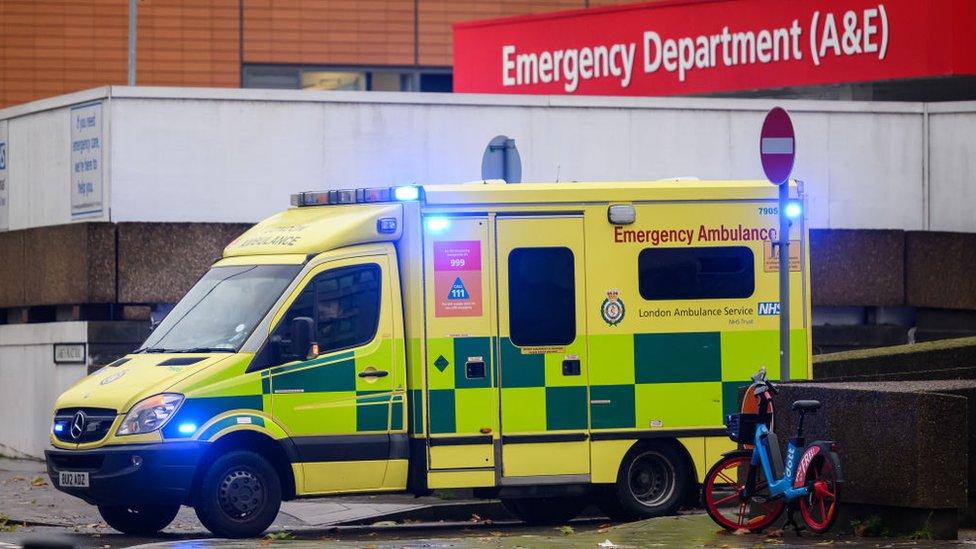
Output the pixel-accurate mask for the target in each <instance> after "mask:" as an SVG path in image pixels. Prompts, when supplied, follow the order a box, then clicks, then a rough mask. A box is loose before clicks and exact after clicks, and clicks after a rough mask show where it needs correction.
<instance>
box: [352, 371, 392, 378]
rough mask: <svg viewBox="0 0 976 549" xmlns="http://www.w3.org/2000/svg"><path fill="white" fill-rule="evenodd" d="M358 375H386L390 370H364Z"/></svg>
mask: <svg viewBox="0 0 976 549" xmlns="http://www.w3.org/2000/svg"><path fill="white" fill-rule="evenodd" d="M358 375H359V377H386V376H388V375H390V372H387V371H386V370H363V371H362V372H359V374H358Z"/></svg>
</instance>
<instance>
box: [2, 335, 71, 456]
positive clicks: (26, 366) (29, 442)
mask: <svg viewBox="0 0 976 549" xmlns="http://www.w3.org/2000/svg"><path fill="white" fill-rule="evenodd" d="M87 339H88V323H86V322H51V323H44V324H10V325H2V326H0V402H3V403H4V410H6V412H5V413H4V421H0V456H7V457H31V458H41V459H43V457H44V449H45V448H46V447H48V446H49V445H50V443H49V442H48V433H50V432H51V417H52V415H51V412H52V408H53V406H54V401H55V399H56V398H57V397H58V395H60V394H61V393H63V392H64V391H65V390H66V389H67V388H68V387H70V386H71V385H73V384H74V383H75V382H76V381H78V380H79V379H81V378H83V377H84V376H85V375H86V371H87V366H86V365H84V364H71V365H67V364H59V365H55V364H54V344H55V343H80V342H84V341H87ZM8 413H13V414H14V417H9V416H8Z"/></svg>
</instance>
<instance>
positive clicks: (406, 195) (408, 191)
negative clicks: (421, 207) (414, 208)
mask: <svg viewBox="0 0 976 549" xmlns="http://www.w3.org/2000/svg"><path fill="white" fill-rule="evenodd" d="M393 197H394V198H396V199H397V200H399V201H401V202H408V201H410V200H417V199H418V198H420V189H419V188H417V187H416V186H414V185H405V186H403V187H394V188H393Z"/></svg>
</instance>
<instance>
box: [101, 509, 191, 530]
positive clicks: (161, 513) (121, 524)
mask: <svg viewBox="0 0 976 549" xmlns="http://www.w3.org/2000/svg"><path fill="white" fill-rule="evenodd" d="M179 510H180V506H179V505H145V506H142V507H124V506H119V505H99V506H98V513H99V514H100V515H102V518H103V519H104V520H105V523H106V524H108V525H109V526H111V527H112V528H114V529H116V530H118V531H119V532H122V533H123V534H128V535H130V536H152V535H155V534H156V533H158V532H159V531H160V530H162V529H163V528H166V527H167V526H169V523H171V522H173V519H174V518H176V513H177V512H179Z"/></svg>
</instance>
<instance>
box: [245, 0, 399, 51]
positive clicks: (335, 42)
mask: <svg viewBox="0 0 976 549" xmlns="http://www.w3.org/2000/svg"><path fill="white" fill-rule="evenodd" d="M243 1H244V61H245V62H246V63H307V64H315V65H362V64H370V65H412V64H413V20H414V1H413V0H367V1H356V0H318V1H315V0H243Z"/></svg>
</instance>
